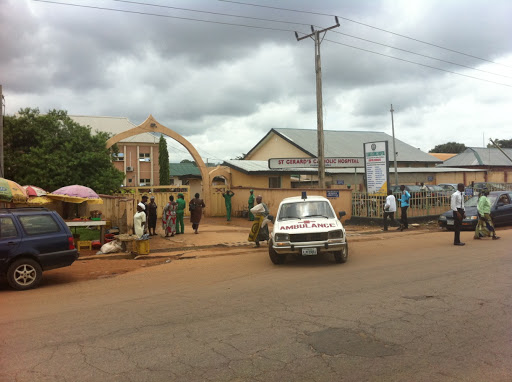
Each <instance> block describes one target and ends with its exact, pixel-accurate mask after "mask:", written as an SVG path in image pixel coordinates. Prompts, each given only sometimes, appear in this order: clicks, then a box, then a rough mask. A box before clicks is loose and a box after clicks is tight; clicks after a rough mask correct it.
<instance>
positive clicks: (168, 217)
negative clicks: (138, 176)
mask: <svg viewBox="0 0 512 382" xmlns="http://www.w3.org/2000/svg"><path fill="white" fill-rule="evenodd" d="M205 207H206V206H205V204H204V201H203V199H200V197H199V194H198V193H196V194H195V197H194V199H192V200H191V201H190V202H189V204H188V209H189V211H190V222H191V223H192V229H193V230H194V233H196V234H197V233H199V231H198V230H199V223H200V222H201V217H202V216H203V208H205ZM185 208H187V202H186V201H185V197H184V195H183V194H182V193H181V192H180V193H179V194H178V198H177V199H176V200H174V196H173V195H171V196H169V202H168V203H167V204H166V205H165V207H164V209H163V212H162V221H161V223H162V229H163V231H164V233H165V237H170V236H175V235H180V234H183V233H185V223H184V216H185ZM157 213H158V206H157V205H156V203H155V197H154V196H151V198H150V202H149V203H148V197H147V196H146V195H144V196H143V197H142V201H141V202H140V203H139V204H137V213H136V214H135V216H134V217H133V233H134V234H135V235H137V236H138V237H142V235H144V234H146V233H147V234H148V235H149V236H156V224H157Z"/></svg>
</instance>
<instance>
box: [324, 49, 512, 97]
mask: <svg viewBox="0 0 512 382" xmlns="http://www.w3.org/2000/svg"><path fill="white" fill-rule="evenodd" d="M325 41H329V42H332V43H333V44H338V45H343V46H347V47H349V48H353V49H358V50H362V51H364V52H369V53H373V54H377V55H379V56H384V57H388V58H393V59H395V60H399V61H404V62H408V63H410V64H416V65H420V66H424V67H426V68H431V69H435V70H439V71H443V72H446V73H451V74H456V75H459V76H463V77H467V78H472V79H474V80H479V81H484V82H489V83H491V84H496V85H502V86H507V87H509V88H512V85H507V84H504V83H501V82H495V81H491V80H486V79H483V78H478V77H474V76H470V75H468V74H462V73H457V72H454V71H451V70H446V69H441V68H437V67H435V66H432V65H427V64H422V63H419V62H415V61H410V60H406V59H404V58H400V57H395V56H390V55H389V54H384V53H379V52H374V51H372V50H368V49H364V48H359V47H357V46H353V45H348V44H344V43H341V42H338V41H333V40H329V39H325Z"/></svg>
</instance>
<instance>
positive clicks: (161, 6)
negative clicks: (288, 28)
mask: <svg viewBox="0 0 512 382" xmlns="http://www.w3.org/2000/svg"><path fill="white" fill-rule="evenodd" d="M110 1H116V2H119V3H127V4H136V5H143V6H146V7H157V8H167V9H174V10H179V11H187V12H196V13H206V14H209V15H215V16H228V17H235V18H241V19H248V20H257V21H270V22H274V23H282V24H291V25H302V26H306V27H309V26H310V24H307V23H297V22H293V21H285V20H275V19H266V18H261V17H252V16H243V15H234V14H231V13H221V12H212V11H201V10H199V9H191V8H182V7H172V6H170V5H161V4H150V3H141V2H138V1H129V0H110Z"/></svg>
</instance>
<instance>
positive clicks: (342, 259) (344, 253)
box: [334, 243, 348, 264]
mask: <svg viewBox="0 0 512 382" xmlns="http://www.w3.org/2000/svg"><path fill="white" fill-rule="evenodd" d="M347 259H348V243H345V246H344V247H343V249H342V250H341V251H337V252H334V260H336V262H337V263H339V264H343V263H346V262H347Z"/></svg>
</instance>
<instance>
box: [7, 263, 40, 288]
mask: <svg viewBox="0 0 512 382" xmlns="http://www.w3.org/2000/svg"><path fill="white" fill-rule="evenodd" d="M42 275H43V271H42V269H41V266H40V265H39V263H38V262H37V261H35V260H32V259H28V258H24V259H19V260H16V261H15V262H13V263H12V264H11V266H10V267H9V269H8V270H7V281H8V282H9V285H10V286H11V287H12V288H14V289H17V290H25V289H30V288H35V287H36V286H37V285H38V284H39V283H40V282H41V277H42Z"/></svg>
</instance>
